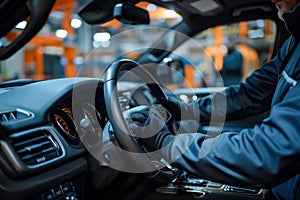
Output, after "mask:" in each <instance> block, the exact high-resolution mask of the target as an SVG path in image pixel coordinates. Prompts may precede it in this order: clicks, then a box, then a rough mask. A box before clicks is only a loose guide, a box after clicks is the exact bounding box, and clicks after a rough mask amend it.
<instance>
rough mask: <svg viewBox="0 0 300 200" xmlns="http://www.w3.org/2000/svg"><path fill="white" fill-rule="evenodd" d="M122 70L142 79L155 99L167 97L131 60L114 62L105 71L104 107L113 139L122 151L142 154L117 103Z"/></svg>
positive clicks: (148, 75) (155, 82) (144, 71)
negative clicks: (113, 135)
mask: <svg viewBox="0 0 300 200" xmlns="http://www.w3.org/2000/svg"><path fill="white" fill-rule="evenodd" d="M138 66H140V67H138ZM124 70H125V71H129V70H130V71H131V72H133V73H134V74H135V75H137V76H138V77H143V81H144V82H145V83H146V85H147V86H148V87H149V89H150V90H151V92H152V93H153V95H154V96H155V97H156V98H157V99H160V98H167V96H166V94H165V92H164V91H163V89H162V88H161V86H160V85H159V83H158V82H157V81H156V80H155V78H154V77H153V76H152V75H151V74H150V73H149V72H148V71H147V70H145V69H144V68H143V67H142V66H141V65H140V64H139V63H137V62H135V61H133V60H130V59H122V60H118V61H115V62H113V63H112V64H111V65H110V66H109V67H108V69H107V71H106V75H105V79H104V98H105V106H106V109H107V115H108V118H109V121H110V123H111V125H112V127H113V129H114V132H115V139H116V140H117V141H118V143H119V145H120V146H121V148H123V149H124V150H127V151H129V152H136V153H142V152H143V151H142V150H141V148H140V147H139V145H138V143H137V141H136V140H135V139H134V138H133V137H132V136H131V133H130V130H129V128H128V126H127V123H126V121H125V119H124V117H123V114H122V111H121V106H120V103H119V96H118V90H117V84H118V83H117V82H118V78H119V75H120V73H121V72H122V71H124Z"/></svg>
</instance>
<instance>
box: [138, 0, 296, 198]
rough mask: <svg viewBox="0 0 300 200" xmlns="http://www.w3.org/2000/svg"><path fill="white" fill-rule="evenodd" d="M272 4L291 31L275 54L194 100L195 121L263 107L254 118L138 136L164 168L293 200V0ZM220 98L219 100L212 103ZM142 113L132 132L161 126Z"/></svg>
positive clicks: (233, 116)
mask: <svg viewBox="0 0 300 200" xmlns="http://www.w3.org/2000/svg"><path fill="white" fill-rule="evenodd" d="M272 2H273V3H274V4H275V5H276V7H277V8H278V15H279V17H280V18H281V19H282V20H284V23H285V25H286V27H287V29H288V31H289V33H290V34H291V36H290V38H289V39H288V40H287V41H286V42H285V43H284V45H283V46H282V48H281V49H280V50H279V52H278V53H277V55H276V57H274V59H272V60H271V61H269V62H268V63H266V64H264V65H263V66H261V67H260V68H259V69H258V70H256V71H255V72H253V73H252V74H251V75H250V76H249V77H248V78H247V79H246V81H245V82H244V83H241V84H240V85H238V86H234V87H229V88H227V89H226V90H225V91H224V92H220V93H216V94H214V95H212V96H209V97H204V98H201V99H199V100H198V102H197V108H198V107H199V112H198V114H199V116H200V118H199V120H200V122H201V123H203V122H210V120H212V118H214V119H216V120H218V119H224V118H225V117H226V120H233V119H241V118H243V117H246V116H251V115H255V114H259V113H264V112H268V116H267V117H266V118H265V119H264V120H263V121H262V123H260V124H258V125H255V126H254V127H253V128H248V129H243V130H241V131H239V132H234V131H232V132H231V131H227V132H223V133H222V134H219V135H218V136H216V137H209V136H208V135H205V134H202V133H197V132H196V133H182V134H177V135H173V134H171V132H170V131H169V130H168V128H167V127H166V126H165V125H164V128H163V129H162V130H161V131H160V132H159V133H157V134H155V135H154V136H152V137H148V138H141V141H142V142H143V143H144V145H145V146H146V148H147V149H149V150H151V151H159V152H160V156H161V157H163V158H164V159H165V160H166V161H168V162H169V163H172V165H174V166H176V167H178V168H182V169H184V170H186V171H188V172H190V173H192V174H195V175H196V176H198V177H201V178H205V179H209V180H212V181H217V182H222V183H227V184H231V185H237V184H238V185H239V186H245V187H254V188H255V187H258V188H271V191H272V193H273V196H274V197H275V198H276V199H300V122H299V119H300V45H299V40H300V25H299V22H298V21H297V20H299V19H300V0H272ZM165 101H166V102H164V103H162V104H163V105H164V106H165V107H167V108H168V109H174V108H178V107H179V106H181V111H182V112H183V111H184V110H186V111H187V112H189V111H190V110H191V109H190V107H188V105H183V104H180V103H178V102H177V101H175V100H173V99H172V98H170V99H169V100H165ZM224 102H226V103H225V104H226V105H225V106H220V105H224ZM194 108H195V107H194ZM181 114H182V113H181ZM189 114H190V116H196V114H197V112H195V109H194V111H191V112H190V113H189ZM149 116H150V115H149V113H147V115H145V114H141V115H140V117H141V118H143V117H144V118H145V119H146V120H137V121H135V123H134V128H135V130H137V133H136V134H137V135H139V134H147V132H149V130H150V131H151V126H160V125H162V124H161V123H162V120H160V119H156V118H159V117H156V118H155V115H152V116H150V117H149ZM196 117H197V116H196ZM147 119H148V120H147ZM149 119H150V120H149ZM149 126H150V128H149ZM145 127H147V129H146V128H145ZM143 128H144V129H143ZM133 130H134V129H133ZM138 130H142V131H143V132H142V133H138ZM152 130H153V129H152ZM152 134H153V133H152Z"/></svg>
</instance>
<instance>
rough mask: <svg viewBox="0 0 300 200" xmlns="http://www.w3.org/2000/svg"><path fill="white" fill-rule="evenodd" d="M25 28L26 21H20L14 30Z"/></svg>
mask: <svg viewBox="0 0 300 200" xmlns="http://www.w3.org/2000/svg"><path fill="white" fill-rule="evenodd" d="M26 26H27V22H26V21H22V22H20V23H18V24H17V25H16V27H15V28H16V29H25V28H26Z"/></svg>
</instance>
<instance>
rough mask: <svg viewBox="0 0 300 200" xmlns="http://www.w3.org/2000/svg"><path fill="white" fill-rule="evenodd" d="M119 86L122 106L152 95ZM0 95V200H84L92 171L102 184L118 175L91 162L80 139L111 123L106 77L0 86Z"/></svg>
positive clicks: (147, 99) (146, 101) (97, 134)
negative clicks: (104, 91) (104, 81)
mask: <svg viewBox="0 0 300 200" xmlns="http://www.w3.org/2000/svg"><path fill="white" fill-rule="evenodd" d="M124 86H125V87H124ZM120 87H121V88H120V93H119V101H120V105H121V108H122V110H123V111H124V110H127V109H129V108H130V107H131V106H133V105H135V104H143V105H147V104H148V105H149V104H150V103H151V101H153V100H154V99H153V97H152V96H151V94H150V93H149V91H148V90H145V89H144V88H143V87H136V85H132V84H128V83H127V84H120ZM132 87H135V88H136V89H135V90H134V91H135V92H134V93H131V92H130V91H132ZM0 95H1V98H0V120H1V121H0V147H1V149H0V179H1V182H0V198H1V199H3V200H5V199H38V200H40V199H64V198H66V199H68V198H69V199H72V198H74V199H85V198H86V196H87V194H86V193H87V192H85V190H89V189H87V188H86V182H87V181H88V179H90V178H89V175H90V174H93V175H92V176H95V177H98V176H100V178H98V180H97V184H99V182H100V183H102V185H107V184H108V183H110V182H111V181H113V180H114V178H115V177H116V176H119V172H117V173H116V172H115V171H114V170H107V167H103V166H100V165H99V164H98V163H97V161H91V160H93V159H91V157H90V156H89V154H88V152H87V150H86V148H85V146H84V145H85V144H83V142H82V141H83V140H85V141H86V138H83V137H85V133H87V132H88V133H92V137H91V138H88V139H89V141H97V140H98V139H99V137H100V136H101V134H102V133H103V129H104V128H105V125H106V124H107V122H108V119H107V113H106V108H105V103H104V94H103V81H101V80H99V79H94V78H63V79H54V80H46V81H36V82H32V83H30V84H24V85H17V86H11V87H3V88H0ZM91 162H96V166H97V167H92V168H93V169H92V170H91V169H90V168H91ZM103 170H104V171H105V172H104V173H103ZM92 179H93V177H92ZM97 184H96V185H97ZM95 187H96V188H97V189H98V188H99V187H101V184H100V186H95ZM88 199H89V197H88Z"/></svg>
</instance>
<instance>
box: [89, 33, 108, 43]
mask: <svg viewBox="0 0 300 200" xmlns="http://www.w3.org/2000/svg"><path fill="white" fill-rule="evenodd" d="M110 37H111V36H110V34H109V33H108V32H102V33H95V34H94V37H93V38H94V40H95V41H96V42H106V41H109V40H110Z"/></svg>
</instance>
